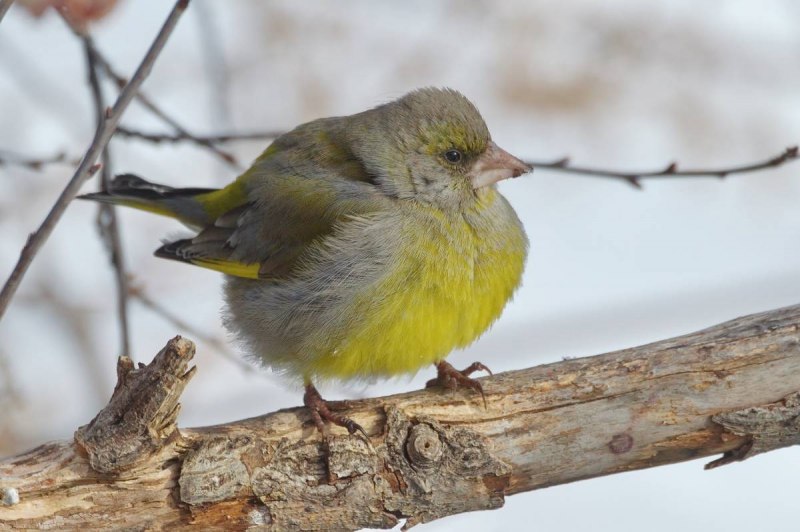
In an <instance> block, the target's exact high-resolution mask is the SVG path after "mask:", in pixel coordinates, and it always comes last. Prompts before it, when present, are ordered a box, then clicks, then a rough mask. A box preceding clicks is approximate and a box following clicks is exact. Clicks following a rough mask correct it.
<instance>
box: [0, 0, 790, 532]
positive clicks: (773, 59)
mask: <svg viewBox="0 0 800 532" xmlns="http://www.w3.org/2000/svg"><path fill="white" fill-rule="evenodd" d="M167 4H168V2H161V1H154V0H148V1H142V0H139V1H136V2H133V1H122V2H121V3H120V5H119V6H118V8H117V9H116V10H115V11H113V12H112V14H111V15H110V16H109V17H108V18H106V19H105V20H103V21H101V22H99V23H97V24H95V25H94V26H92V32H93V34H94V35H95V36H96V38H97V41H98V45H99V47H100V48H101V49H102V50H104V51H105V53H106V54H107V55H108V56H109V57H110V59H111V60H112V62H113V63H114V64H115V65H116V66H117V68H118V69H119V70H121V71H122V72H124V73H126V74H129V73H131V72H132V70H133V69H134V68H135V66H136V64H137V63H138V61H139V59H140V58H141V56H142V55H143V53H144V51H145V50H146V48H147V46H148V45H149V43H150V41H151V39H152V37H153V36H154V34H155V32H156V31H157V29H158V27H160V25H161V23H162V21H163V18H164V17H165V16H166V13H167V11H168V9H169V7H170V6H169V5H167ZM798 22H800V7H798V6H797V4H796V2H793V1H792V0H785V1H777V0H776V1H764V2H758V3H752V2H733V1H731V2H697V1H689V0H684V1H678V0H673V1H671V2H660V3H655V2H652V3H648V4H647V5H644V4H643V3H642V2H635V1H633V0H630V1H623V0H615V1H609V2H602V3H597V2H591V1H589V0H585V1H571V2H563V1H562V2H556V1H541V0H537V1H524V0H519V1H504V2H494V1H481V2H472V3H470V4H466V3H461V2H456V1H449V2H436V3H434V2H426V1H422V0H417V1H411V2H389V3H383V4H381V5H376V3H373V2H367V1H360V2H348V3H328V2H322V1H309V2H291V1H288V0H286V1H268V2H265V1H261V2H256V1H240V2H224V3H223V2H210V1H208V0H205V1H204V0H194V1H193V3H192V5H191V6H190V8H189V10H188V12H187V13H186V14H185V15H184V18H183V19H182V20H181V22H180V24H179V26H178V29H177V30H176V32H175V35H174V36H173V38H172V39H171V40H170V42H169V44H168V46H167V48H166V50H165V51H164V53H163V55H162V56H161V57H160V58H159V60H158V62H157V64H156V67H155V70H154V71H153V74H152V77H151V78H150V79H149V80H148V81H147V82H146V84H145V86H144V91H145V92H147V93H148V94H150V95H151V96H152V97H153V99H154V100H156V101H157V102H158V103H159V104H161V105H162V106H163V107H164V108H165V109H167V110H168V111H169V112H170V113H171V114H172V115H173V116H174V117H176V118H177V119H179V120H180V121H181V122H182V123H183V124H184V125H186V126H187V127H188V128H190V129H191V130H193V131H195V132H198V133H211V132H219V131H228V130H255V129H279V130H285V129H288V128H290V127H293V126H294V125H296V124H298V123H301V122H304V121H307V120H310V119H313V118H317V117H320V116H327V115H337V114H350V113H353V112H357V111H360V110H363V109H365V108H368V107H371V106H374V105H376V104H379V103H382V102H385V101H387V100H389V99H392V98H395V97H397V96H400V95H402V94H403V93H405V92H406V91H408V90H410V89H413V88H415V87H420V86H425V85H435V86H450V87H453V88H456V89H459V90H461V91H462V92H463V93H465V94H466V95H467V96H468V97H469V98H471V99H472V100H473V101H474V102H475V103H476V104H477V106H478V108H479V109H481V111H482V113H483V115H484V118H485V119H486V122H487V123H488V125H489V127H490V130H491V131H492V134H493V137H494V140H495V141H496V142H497V143H498V144H499V145H500V146H502V147H503V148H505V149H506V150H508V151H510V152H512V153H514V154H515V155H518V156H520V157H523V158H528V159H545V160H546V159H555V158H558V157H561V156H564V155H570V156H571V157H572V160H573V161H574V162H575V163H577V164H592V165H597V166H603V167H612V168H620V169H631V170H637V169H657V168H662V167H663V166H666V164H667V163H668V162H670V161H672V160H677V161H679V162H680V164H681V165H683V166H685V167H697V166H718V165H725V164H738V163H745V162H750V161H754V160H759V159H762V158H766V157H768V156H772V155H775V154H777V153H779V152H780V151H781V150H783V148H784V147H786V146H788V145H791V144H795V143H797V142H798V141H799V140H800V134H799V133H800V132H799V130H800V105H799V104H798V92H797V89H798V87H800V69H798V68H797V57H798V54H799V53H800V33H799V32H798V31H797V27H798ZM214 51H216V53H217V54H220V55H221V56H222V57H223V58H224V61H222V62H220V61H219V60H216V59H213V58H212V57H213V52H214ZM123 123H125V124H127V125H131V126H136V127H139V128H141V129H145V130H148V131H156V130H158V129H159V128H161V124H160V123H159V122H158V121H157V120H155V119H153V118H152V117H151V116H150V115H148V114H147V113H146V112H145V111H143V110H142V109H141V107H139V106H137V105H136V104H134V105H133V106H132V107H131V109H130V112H129V113H128V114H126V115H125V118H124V119H123ZM92 124H93V118H92V111H91V106H90V100H89V93H88V90H87V88H86V86H85V70H84V64H83V56H82V52H81V49H80V46H79V44H78V43H77V41H76V40H75V38H74V37H72V36H71V35H70V34H69V32H68V31H67V30H66V29H65V27H64V24H63V23H62V22H61V20H59V19H58V17H55V16H54V15H52V14H50V15H49V16H46V17H44V18H42V19H40V20H34V19H32V18H30V17H29V16H27V15H26V14H25V13H24V12H23V11H22V10H21V9H20V8H19V6H14V7H12V9H11V11H10V12H9V14H8V15H7V16H6V19H5V20H4V21H3V22H2V25H1V26H0V149H5V150H13V151H15V152H17V153H24V154H28V155H43V156H44V155H50V154H53V153H55V152H58V151H61V150H63V151H65V152H66V153H68V154H69V155H70V156H79V155H81V154H82V153H83V151H84V150H85V147H86V146H87V144H88V142H89V140H90V139H91V136H92V133H93V125H92ZM264 147H265V146H264V143H259V142H247V143H238V144H235V145H231V147H230V149H231V150H233V151H235V152H236V154H237V156H238V157H239V158H240V159H241V160H242V161H243V162H247V161H249V160H252V159H253V158H255V157H256V156H257V155H258V154H259V152H260V151H261V150H262V149H263V148H264ZM112 150H113V155H114V160H113V163H114V170H115V171H117V172H120V171H131V172H135V173H138V174H140V175H143V176H146V177H147V178H149V179H152V180H154V181H157V182H164V183H168V184H171V185H175V186H185V185H192V186H221V185H223V184H225V183H226V182H228V181H230V180H232V179H233V178H234V177H235V173H234V172H233V171H231V169H230V168H228V167H226V166H224V165H222V164H221V163H219V162H218V161H217V160H216V159H215V158H214V157H213V156H211V155H209V153H208V152H207V151H204V150H202V149H198V148H196V147H193V146H190V145H180V146H175V145H161V146H154V145H150V144H146V143H141V142H138V141H126V140H115V141H114V142H112ZM71 173H72V169H71V167H69V166H66V165H60V166H59V165H55V166H51V167H48V168H47V169H46V170H44V171H40V172H35V171H30V170H25V169H21V168H17V167H8V166H5V167H0V183H2V186H3V193H2V195H0V278H2V279H0V280H4V279H5V277H6V276H7V275H8V273H9V272H10V271H11V269H12V267H13V264H14V262H15V261H16V258H17V254H18V251H19V249H20V247H21V246H22V244H23V243H24V241H25V238H26V235H27V234H28V233H29V232H30V231H31V230H33V229H34V228H35V227H36V226H38V224H39V223H40V222H41V220H42V219H43V217H44V215H45V214H46V212H47V211H48V210H49V208H50V205H51V204H52V202H53V201H54V199H55V197H56V196H57V194H58V193H59V191H60V190H61V188H62V187H63V185H64V183H65V182H66V180H67V179H68V178H69V176H70V175H71ZM94 188H95V184H89V185H87V186H86V187H85V190H87V191H89V190H93V189H94ZM501 190H502V192H504V193H505V194H507V196H508V197H509V198H510V200H511V202H512V203H513V205H514V207H515V208H516V209H517V211H518V213H519V215H520V217H521V218H522V220H523V222H524V224H525V227H526V230H527V231H528V234H529V236H530V239H531V243H532V252H531V256H530V259H529V263H528V266H527V270H526V274H525V279H524V285H523V287H522V288H521V290H520V291H519V292H518V295H517V297H516V298H515V299H514V301H513V302H512V303H511V304H510V305H509V307H508V308H507V310H506V312H505V314H504V316H503V317H502V318H501V320H500V321H499V322H498V323H497V325H496V326H495V327H494V328H493V329H492V330H491V331H490V332H489V333H488V334H486V335H485V336H484V337H483V338H482V339H481V340H480V341H478V342H477V343H476V344H475V345H473V346H472V347H470V348H469V349H468V350H466V351H464V352H456V353H454V354H453V355H452V356H451V357H450V361H451V362H453V364H455V365H456V366H461V365H466V364H468V363H469V362H471V361H473V360H481V361H483V362H485V363H487V364H488V365H489V366H490V367H492V368H493V369H494V370H495V371H504V370H510V369H517V368H523V367H529V366H532V365H536V364H540V363H543V362H548V361H554V360H558V359H559V358H561V357H563V356H582V355H590V354H597V353H601V352H605V351H609V350H613V349H617V348H623V347H630V346H633V345H637V344H641V343H645V342H649V341H653V340H658V339H661V338H665V337H669V336H674V335H678V334H682V333H687V332H691V331H694V330H697V329H700V328H703V327H706V326H709V325H713V324H716V323H719V322H721V321H725V320H727V319H730V318H734V317H737V316H740V315H743V314H749V313H752V312H758V311H762V310H768V309H771V308H777V307H781V306H785V305H790V304H795V303H798V302H800V246H798V243H800V209H798V208H797V205H798V199H799V198H800V164H795V165H788V166H786V167H783V168H780V169H777V170H774V171H768V172H763V173H758V174H753V175H749V176H740V177H731V178H729V179H727V180H724V181H720V180H717V179H680V180H668V179H664V180H658V181H656V180H654V181H648V182H646V183H645V189H644V190H643V191H638V190H635V189H633V188H632V187H630V186H628V185H626V184H624V183H621V182H616V181H611V180H605V179H598V178H588V177H577V176H568V175H564V174H557V173H551V172H546V171H539V172H535V173H534V174H533V175H532V176H528V177H525V178H523V179H518V180H514V181H513V182H506V183H503V184H502V185H501ZM95 214H96V209H95V207H94V206H93V205H91V204H86V203H75V204H73V205H71V206H70V207H69V209H68V211H67V212H66V214H65V216H64V218H63V220H62V222H61V223H60V224H59V226H58V227H57V229H56V231H55V232H54V233H53V235H52V237H51V239H50V240H49V241H48V243H47V245H46V247H45V248H44V250H43V251H42V253H41V254H40V255H39V256H38V257H37V259H36V261H35V263H34V265H33V266H32V268H31V270H30V271H29V273H28V275H27V277H26V278H25V280H24V281H23V284H22V286H21V289H20V291H19V293H18V295H17V297H16V299H15V301H14V303H13V304H12V306H11V307H10V308H9V310H8V312H7V314H6V316H5V317H4V319H3V321H2V322H0V455H8V454H13V453H15V452H19V451H22V450H24V449H26V448H29V447H31V446H33V445H36V444H38V443H41V442H43V441H46V440H48V439H58V438H60V439H63V438H70V437H71V435H72V432H73V430H74V429H75V428H76V427H77V426H78V425H81V424H84V423H86V422H87V421H89V420H90V419H91V418H92V416H93V415H94V414H95V413H96V412H97V411H98V409H99V408H101V407H102V405H103V404H104V403H105V402H106V400H107V398H108V397H109V395H110V393H111V390H112V388H113V383H114V365H115V359H116V356H117V355H118V354H119V353H118V339H117V334H118V333H117V325H116V321H115V315H114V298H115V296H114V285H113V278H112V275H111V271H110V269H109V267H108V263H107V259H106V255H105V252H104V250H103V249H102V246H101V244H100V241H99V239H98V237H97V232H96V230H95V226H94V218H95ZM120 218H121V224H122V231H123V241H124V245H125V251H126V253H127V257H126V260H127V265H128V267H129V268H130V269H131V270H132V271H133V272H135V274H136V277H137V282H138V283H139V284H140V285H141V286H143V287H144V288H145V290H146V291H147V292H148V293H149V294H150V296H151V297H153V298H154V299H157V300H158V301H159V302H161V303H162V304H163V305H164V306H166V307H168V308H169V309H170V310H172V311H174V312H175V313H177V314H179V315H180V316H181V317H182V318H183V319H185V320H186V321H187V322H189V323H191V324H192V325H193V326H195V327H197V328H198V329H201V330H203V331H205V332H207V333H208V334H210V335H211V336H215V337H218V338H221V339H225V332H224V331H223V330H222V329H221V328H220V324H219V308H220V306H221V299H220V276H219V275H218V274H216V273H214V272H211V271H204V270H202V269H198V268H189V267H186V266H184V265H181V264H178V263H172V262H168V261H162V260H159V259H156V258H154V257H152V251H153V250H154V249H155V248H156V247H157V246H158V245H159V238H161V237H162V236H169V235H170V234H171V233H174V232H175V231H178V230H180V227H179V226H177V225H176V224H175V223H174V222H171V221H170V220H167V219H162V218H158V217H153V216H150V215H147V214H143V213H138V212H120ZM132 331H133V337H134V342H133V353H132V355H133V357H134V358H135V359H137V360H140V361H149V360H150V358H151V357H152V356H153V354H155V353H156V352H157V350H158V349H159V348H160V347H161V346H162V345H163V344H164V343H165V341H166V340H167V339H168V338H170V337H172V336H173V335H175V334H176V333H182V334H186V335H187V336H190V337H192V335H191V334H190V333H188V332H187V331H185V330H177V329H176V327H175V326H174V325H172V324H170V323H167V322H165V321H164V320H163V319H161V318H160V317H158V316H156V315H154V314H153V313H152V312H150V311H148V310H147V309H144V308H143V307H142V306H141V305H138V304H136V303H133V304H132ZM195 339H196V338H195ZM196 362H197V365H198V366H199V371H198V374H197V376H196V377H195V379H194V380H193V381H192V383H191V384H190V385H189V387H188V389H187V391H186V393H185V394H184V397H183V410H182V414H181V418H180V420H179V422H180V424H181V425H182V426H195V425H208V424H214V423H220V422H225V421H230V420H232V419H239V418H244V417H248V416H255V415H259V414H263V413H265V412H268V411H272V410H275V409H277V408H283V407H288V406H293V405H298V404H299V403H300V398H301V394H300V392H299V391H298V390H296V389H289V388H287V387H286V386H285V385H284V384H282V383H281V381H280V379H278V378H277V377H275V376H272V375H269V374H268V373H266V372H249V373H248V372H244V371H242V370H241V369H240V367H239V366H237V365H235V364H233V363H231V362H229V361H228V360H227V359H225V358H223V357H222V356H220V354H219V353H218V352H217V350H216V349H214V348H213V347H212V346H209V345H206V344H204V343H203V342H198V354H197V357H196ZM430 377H431V374H430V372H428V371H423V372H421V373H420V374H419V375H418V376H417V377H416V378H414V379H413V380H408V379H398V380H396V381H392V382H388V383H386V382H381V383H375V384H372V385H368V386H367V385H331V386H328V387H325V388H323V390H322V391H323V393H324V394H326V396H327V397H330V398H339V397H356V396H372V395H382V394H387V393H393V392H398V391H405V390H410V389H414V388H419V387H421V386H422V384H423V383H424V381H425V380H427V379H428V378H430ZM797 459H798V451H797V450H796V449H790V450H783V451H780V452H774V453H770V454H768V455H765V456H761V457H758V458H755V459H753V460H751V461H748V462H745V463H743V464H739V465H735V466H730V467H725V468H721V469H719V470H715V471H713V472H704V471H703V470H702V462H699V461H697V462H689V463H685V464H681V465H676V466H669V467H661V468H657V469H654V470H650V471H642V472H635V473H628V474H624V475H616V476H613V477H608V478H602V479H595V480H590V481H584V482H579V483H575V484H572V485H567V486H559V487H555V488H549V489H546V490H542V491H538V492H532V493H527V494H521V495H515V496H513V497H510V498H508V499H507V503H506V506H505V508H503V509H501V510H498V511H495V512H483V513H473V514H465V515H460V516H455V517H451V518H447V519H444V520H442V521H439V522H436V523H433V524H431V525H428V526H426V527H425V528H426V529H427V530H450V529H454V530H481V531H490V530H508V529H522V528H525V529H529V528H535V529H537V530H560V531H572V530H585V529H591V530H614V531H616V532H620V531H638V530H649V531H673V530H678V529H682V530H690V531H691V530H709V529H713V530H721V529H725V530H728V531H753V530H779V529H784V530H786V529H789V528H791V526H792V523H795V522H796V517H797V495H796V479H797V477H798V474H800V465H798V460H797Z"/></svg>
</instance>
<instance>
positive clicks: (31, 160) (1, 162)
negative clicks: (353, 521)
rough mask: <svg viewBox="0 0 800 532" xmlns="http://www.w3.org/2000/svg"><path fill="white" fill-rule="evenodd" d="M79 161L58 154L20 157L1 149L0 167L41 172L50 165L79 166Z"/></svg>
mask: <svg viewBox="0 0 800 532" xmlns="http://www.w3.org/2000/svg"><path fill="white" fill-rule="evenodd" d="M79 162H80V161H78V160H70V159H67V154H66V153H64V152H58V153H56V154H55V155H51V156H49V157H30V156H26V155H20V154H16V153H13V152H10V151H8V150H2V149H0V167H2V166H12V165H13V166H22V167H24V168H28V169H30V170H41V169H42V168H43V167H45V166H47V165H50V164H69V165H73V164H78V163H79Z"/></svg>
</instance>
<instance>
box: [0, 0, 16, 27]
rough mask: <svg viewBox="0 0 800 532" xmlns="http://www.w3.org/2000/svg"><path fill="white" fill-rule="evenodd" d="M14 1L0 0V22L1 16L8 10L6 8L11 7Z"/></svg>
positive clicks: (0, 20)
mask: <svg viewBox="0 0 800 532" xmlns="http://www.w3.org/2000/svg"><path fill="white" fill-rule="evenodd" d="M13 3H14V0H0V22H2V21H3V17H5V16H6V13H7V12H8V8H10V7H11V4H13Z"/></svg>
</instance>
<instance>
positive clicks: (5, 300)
mask: <svg viewBox="0 0 800 532" xmlns="http://www.w3.org/2000/svg"><path fill="white" fill-rule="evenodd" d="M188 4H189V0H178V2H177V3H176V4H175V6H174V7H173V8H172V11H170V14H169V16H168V17H167V20H166V21H165V22H164V25H163V26H162V27H161V30H160V31H159V32H158V35H157V36H156V38H155V40H154V41H153V44H151V45H150V48H149V49H148V50H147V53H146V54H145V56H144V58H143V59H142V62H141V63H140V64H139V67H138V68H137V69H136V72H135V73H134V75H133V77H132V78H131V80H130V82H129V83H128V84H127V85H126V86H125V87H124V88H123V89H122V91H121V92H120V93H119V97H118V98H117V101H116V103H115V104H114V107H113V108H112V109H111V110H110V112H108V113H106V115H105V116H104V118H103V123H102V125H101V126H100V127H98V128H97V131H96V132H95V135H94V138H93V139H92V142H91V144H90V145H89V148H88V149H87V150H86V154H85V155H84V156H83V159H82V160H81V164H80V165H79V166H78V168H77V169H76V170H75V173H74V174H73V176H72V178H71V179H70V180H69V182H68V183H67V185H66V187H64V190H63V191H62V192H61V195H60V196H59V197H58V199H57V200H56V202H55V204H54V205H53V207H52V209H50V212H49V213H48V214H47V217H46V218H45V219H44V221H43V222H42V224H41V226H39V229H37V230H36V232H34V233H32V234H31V235H30V236H29V237H28V241H27V242H26V243H25V246H24V247H23V248H22V251H21V252H20V256H19V260H18V261H17V264H16V266H14V270H13V271H12V272H11V275H10V276H9V278H8V281H6V284H5V285H4V286H3V289H2V291H0V318H2V317H3V314H5V311H6V309H7V308H8V305H9V303H11V299H12V298H13V297H14V294H15V293H16V291H17V288H18V287H19V284H20V282H21V281H22V277H23V276H24V275H25V272H26V271H27V270H28V267H29V266H30V265H31V263H32V262H33V259H34V257H36V254H37V253H38V252H39V250H40V249H41V247H42V245H43V244H44V243H45V241H46V240H47V238H48V237H49V236H50V233H52V232H53V229H54V228H55V226H56V224H57V223H58V221H59V220H60V219H61V216H62V215H63V214H64V211H65V210H66V208H67V205H68V204H69V202H70V201H72V199H73V198H74V197H75V194H77V193H78V190H79V189H80V187H81V185H83V183H84V181H86V179H88V178H89V177H90V176H91V175H92V174H94V173H95V172H96V171H97V170H99V168H100V167H99V165H97V164H95V161H96V160H97V158H98V157H99V156H100V153H101V152H102V151H103V148H105V146H106V144H108V141H109V140H110V139H111V136H112V135H113V134H114V129H115V128H116V126H117V123H118V122H119V120H120V118H121V117H122V113H123V112H125V109H126V108H127V107H128V104H130V102H131V100H132V99H133V97H134V95H135V94H136V92H137V91H138V90H139V87H140V86H141V85H142V82H144V80H145V78H147V76H148V74H150V70H151V69H152V68H153V63H155V60H156V58H157V57H158V54H159V53H161V50H162V49H163V48H164V45H165V44H166V42H167V39H168V38H169V36H170V34H171V33H172V30H174V29H175V25H176V24H177V23H178V19H180V16H181V14H182V13H183V11H184V10H185V9H186V6H187V5H188Z"/></svg>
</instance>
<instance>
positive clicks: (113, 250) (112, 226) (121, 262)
mask: <svg viewBox="0 0 800 532" xmlns="http://www.w3.org/2000/svg"><path fill="white" fill-rule="evenodd" d="M64 20H65V21H67V23H68V24H69V19H68V18H66V17H65V18H64ZM81 41H82V42H83V50H84V53H85V55H86V71H87V74H88V78H89V87H90V88H91V90H92V102H93V104H94V111H95V119H96V122H97V127H100V126H101V125H102V123H103V114H104V113H105V109H106V104H105V98H104V96H103V89H102V87H101V86H100V79H99V77H98V75H97V71H98V70H99V69H98V66H97V62H96V60H95V56H94V53H93V51H92V46H91V45H90V42H91V37H89V35H83V37H81ZM101 161H102V162H103V168H102V169H101V170H100V190H102V191H103V192H108V191H109V190H110V188H111V175H112V172H111V159H110V155H109V149H108V145H106V146H105V148H103V153H102V155H101ZM97 228H98V229H99V231H100V236H101V238H102V240H103V243H104V244H105V246H106V250H107V251H108V254H109V259H110V261H111V266H112V268H113V270H114V278H115V281H116V286H117V319H118V322H119V334H120V352H119V354H120V355H125V356H128V357H131V353H132V352H131V340H130V328H129V321H128V276H127V275H126V274H125V258H124V255H123V252H122V242H121V240H120V236H119V221H118V220H117V211H116V208H115V207H114V206H113V205H108V204H101V205H100V206H99V208H98V210H97Z"/></svg>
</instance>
